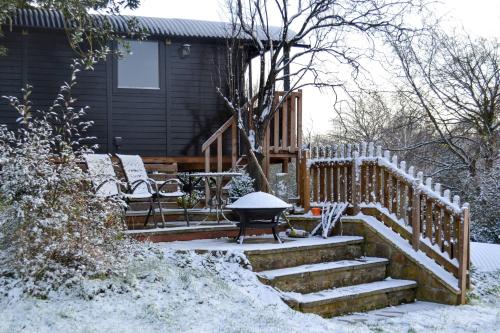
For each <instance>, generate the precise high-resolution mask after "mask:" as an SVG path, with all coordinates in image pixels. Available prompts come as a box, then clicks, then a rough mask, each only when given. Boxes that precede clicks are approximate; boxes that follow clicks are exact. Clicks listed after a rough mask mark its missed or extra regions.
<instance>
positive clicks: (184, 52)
mask: <svg viewBox="0 0 500 333" xmlns="http://www.w3.org/2000/svg"><path fill="white" fill-rule="evenodd" d="M190 54H191V45H190V44H182V45H181V47H180V48H179V56H180V57H181V58H183V59H184V58H187V57H188V56H189V55H190Z"/></svg>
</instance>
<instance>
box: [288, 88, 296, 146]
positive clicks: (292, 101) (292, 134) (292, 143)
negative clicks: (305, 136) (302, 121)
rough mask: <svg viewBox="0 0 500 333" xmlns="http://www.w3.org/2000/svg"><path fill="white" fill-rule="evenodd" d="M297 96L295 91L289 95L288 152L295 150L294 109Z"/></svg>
mask: <svg viewBox="0 0 500 333" xmlns="http://www.w3.org/2000/svg"><path fill="white" fill-rule="evenodd" d="M296 100H297V97H296V93H292V96H291V97H290V152H292V153H294V152H296V151H297V114H296V113H297V112H296V109H295V103H296Z"/></svg>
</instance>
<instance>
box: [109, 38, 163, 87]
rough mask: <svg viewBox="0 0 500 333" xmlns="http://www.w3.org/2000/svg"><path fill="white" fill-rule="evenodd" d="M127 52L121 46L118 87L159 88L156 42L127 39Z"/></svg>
mask: <svg viewBox="0 0 500 333" xmlns="http://www.w3.org/2000/svg"><path fill="white" fill-rule="evenodd" d="M129 45H130V49H129V52H128V53H127V52H126V50H125V49H124V48H123V47H121V51H122V54H123V57H121V58H120V59H118V88H128V89H159V88H160V74H159V63H158V60H159V57H158V42H156V41H135V40H131V41H129Z"/></svg>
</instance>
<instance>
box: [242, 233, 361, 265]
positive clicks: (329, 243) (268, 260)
mask: <svg viewBox="0 0 500 333" xmlns="http://www.w3.org/2000/svg"><path fill="white" fill-rule="evenodd" d="M363 242H364V239H363V237H358V236H335V237H329V238H327V239H319V238H317V237H311V238H308V239H304V240H301V241H300V242H289V243H287V242H285V243H284V244H283V245H282V246H281V247H273V248H262V249H258V248H257V249H252V250H245V255H246V256H247V258H248V259H249V261H250V263H251V264H252V268H253V270H254V271H255V272H262V271H267V270H272V269H280V268H286V267H295V266H300V265H306V264H317V263H323V262H330V261H337V260H345V259H354V258H359V257H361V255H362V246H363Z"/></svg>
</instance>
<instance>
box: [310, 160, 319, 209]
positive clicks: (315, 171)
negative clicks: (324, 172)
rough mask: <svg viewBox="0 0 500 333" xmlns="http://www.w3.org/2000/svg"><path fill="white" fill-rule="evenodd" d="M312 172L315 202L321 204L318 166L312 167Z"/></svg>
mask: <svg viewBox="0 0 500 333" xmlns="http://www.w3.org/2000/svg"><path fill="white" fill-rule="evenodd" d="M311 169H312V172H313V186H312V189H313V201H314V202H316V203H318V202H319V195H318V194H319V193H318V191H319V188H318V181H319V175H318V174H319V169H318V166H317V165H314V166H311Z"/></svg>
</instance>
